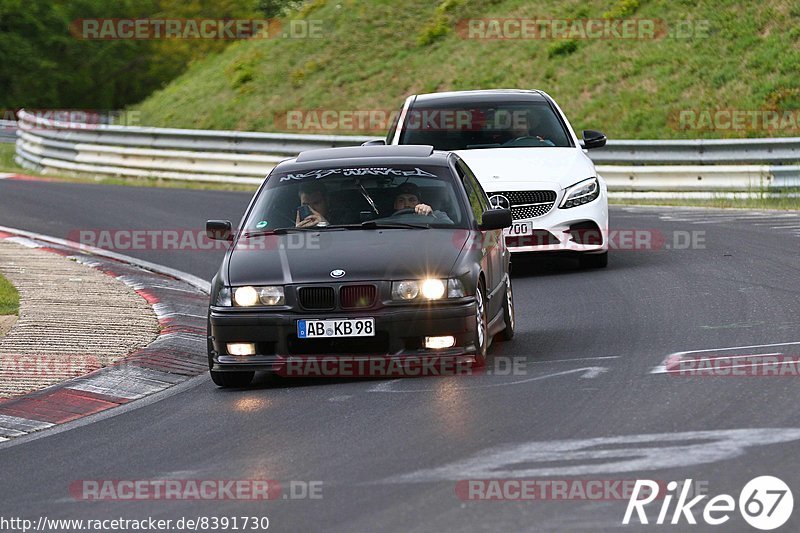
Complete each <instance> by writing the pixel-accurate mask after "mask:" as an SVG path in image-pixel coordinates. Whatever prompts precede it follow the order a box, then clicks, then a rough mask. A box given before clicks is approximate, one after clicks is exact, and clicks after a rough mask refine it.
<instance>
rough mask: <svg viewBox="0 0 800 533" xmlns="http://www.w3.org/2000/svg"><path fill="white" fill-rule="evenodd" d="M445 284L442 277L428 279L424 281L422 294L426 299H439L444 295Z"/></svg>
mask: <svg viewBox="0 0 800 533" xmlns="http://www.w3.org/2000/svg"><path fill="white" fill-rule="evenodd" d="M444 291H445V284H444V281H442V280H440V279H426V280H425V281H423V282H422V296H423V298H425V299H426V300H438V299H439V298H441V297H442V296H444Z"/></svg>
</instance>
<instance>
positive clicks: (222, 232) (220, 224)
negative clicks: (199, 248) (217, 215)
mask: <svg viewBox="0 0 800 533" xmlns="http://www.w3.org/2000/svg"><path fill="white" fill-rule="evenodd" d="M206 236H208V238H209V239H211V240H214V241H230V240H232V237H231V221H230V220H208V221H206Z"/></svg>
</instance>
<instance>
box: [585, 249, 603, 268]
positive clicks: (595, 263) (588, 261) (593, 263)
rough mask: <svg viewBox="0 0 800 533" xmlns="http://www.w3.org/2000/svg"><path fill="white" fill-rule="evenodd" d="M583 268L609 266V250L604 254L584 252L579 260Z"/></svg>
mask: <svg viewBox="0 0 800 533" xmlns="http://www.w3.org/2000/svg"><path fill="white" fill-rule="evenodd" d="M578 261H579V262H580V265H581V268H605V267H607V266H608V252H603V253H602V254H583V255H581V256H580V259H579V260H578Z"/></svg>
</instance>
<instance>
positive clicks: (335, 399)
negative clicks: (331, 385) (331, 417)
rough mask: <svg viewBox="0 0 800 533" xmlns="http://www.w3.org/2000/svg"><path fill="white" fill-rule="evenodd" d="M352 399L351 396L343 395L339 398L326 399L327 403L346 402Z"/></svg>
mask: <svg viewBox="0 0 800 533" xmlns="http://www.w3.org/2000/svg"><path fill="white" fill-rule="evenodd" d="M352 397H353V395H352V394H343V395H341V396H331V397H330V398H328V401H329V402H346V401H347V400H349V399H350V398H352Z"/></svg>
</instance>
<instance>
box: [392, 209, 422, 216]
mask: <svg viewBox="0 0 800 533" xmlns="http://www.w3.org/2000/svg"><path fill="white" fill-rule="evenodd" d="M416 212H417V210H416V209H415V208H413V207H407V208H405V209H399V210H397V211H395V212H394V213H392V216H393V217H396V216H398V215H413V214H416Z"/></svg>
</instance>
